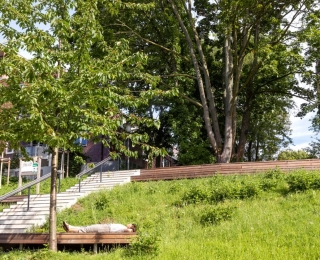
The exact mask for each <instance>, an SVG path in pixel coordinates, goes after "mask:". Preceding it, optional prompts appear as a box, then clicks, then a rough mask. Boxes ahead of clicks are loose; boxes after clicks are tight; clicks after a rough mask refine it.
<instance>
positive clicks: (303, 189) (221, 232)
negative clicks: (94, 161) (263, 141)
mask: <svg viewBox="0 0 320 260" xmlns="http://www.w3.org/2000/svg"><path fill="white" fill-rule="evenodd" d="M319 180H320V174H319V172H306V171H303V170H297V171H295V172H293V173H290V174H284V173H282V172H281V171H279V170H274V171H270V172H268V173H266V174H259V175H251V176H217V177H211V178H206V179H195V180H177V181H159V182H145V183H129V184H127V185H124V186H118V187H115V188H114V189H112V190H111V191H104V190H103V191H100V192H97V193H93V194H91V195H89V196H87V197H86V198H83V199H81V200H79V202H78V203H77V204H76V205H74V206H73V207H72V208H70V209H67V210H64V211H63V212H61V213H59V214H58V217H57V219H58V223H59V227H58V230H59V231H62V227H61V223H62V221H63V220H66V221H67V222H69V223H71V224H73V225H88V224H93V223H106V222H117V223H124V224H125V223H130V222H135V223H137V224H138V234H139V238H138V240H137V241H134V242H133V244H132V246H131V247H129V248H127V249H125V248H117V249H114V250H111V251H101V252H100V253H99V254H98V255H93V254H92V252H79V253H78V254H75V253H68V252H59V253H52V252H48V251H46V250H42V251H41V250H38V251H34V252H33V251H24V252H18V251H13V252H9V253H0V257H2V258H1V259H62V258H61V257H63V259H78V258H79V257H86V258H87V259H170V260H171V259H246V260H247V259H319V258H320V250H319V247H320V239H319V234H320V225H319V222H320V190H318V188H319V187H318V186H317V183H320V182H319ZM41 231H48V224H46V225H45V226H44V227H42V228H41ZM40 254H41V257H39V255H40ZM4 257H7V258H4ZM8 257H9V258H8ZM10 257H11V258H10ZM19 257H23V258H19ZM38 257H39V258H38ZM59 257H60V258H59Z"/></svg>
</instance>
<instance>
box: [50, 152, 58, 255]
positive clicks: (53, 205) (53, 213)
mask: <svg viewBox="0 0 320 260" xmlns="http://www.w3.org/2000/svg"><path fill="white" fill-rule="evenodd" d="M58 156H59V149H58V148H54V149H53V151H52V164H51V187H50V216H49V249H50V250H52V251H55V252H56V251H57V250H58V247H57V169H58Z"/></svg>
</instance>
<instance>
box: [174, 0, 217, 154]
mask: <svg viewBox="0 0 320 260" xmlns="http://www.w3.org/2000/svg"><path fill="white" fill-rule="evenodd" d="M169 2H170V3H171V7H172V10H173V12H174V14H175V16H176V18H177V20H178V22H179V24H180V27H181V29H182V31H183V33H184V35H185V37H186V40H187V42H188V46H189V51H190V56H191V60H192V64H193V67H194V70H195V72H196V77H197V83H198V88H199V92H200V99H201V104H202V107H203V119H204V123H205V128H206V131H207V134H208V138H209V142H210V144H211V146H212V148H213V150H214V152H215V153H216V154H218V153H220V152H219V147H218V144H217V139H216V136H215V133H214V130H213V128H212V125H211V123H212V122H211V119H210V110H209V107H208V102H207V98H208V97H207V96H206V91H205V86H204V85H205V84H204V83H208V84H209V83H210V81H209V76H208V74H207V73H209V72H208V70H207V67H206V64H205V70H204V73H205V74H206V75H207V76H205V79H204V80H203V78H202V73H201V69H200V66H199V63H198V62H199V61H198V59H197V55H196V51H195V48H194V44H193V41H192V38H191V36H190V34H189V32H188V30H187V28H186V26H185V24H184V22H183V20H182V18H181V16H180V15H179V12H178V10H177V7H176V5H175V4H174V2H173V1H171V0H170V1H169ZM186 9H187V8H186ZM189 18H190V17H189ZM189 22H190V26H191V28H192V29H193V27H194V24H193V23H192V22H191V21H190V20H189ZM193 31H194V32H195V33H196V30H195V29H193ZM194 37H195V38H197V35H194ZM195 42H196V45H197V49H198V52H199V51H200V52H202V49H201V46H199V45H201V43H200V42H199V41H197V40H196V39H195ZM200 55H201V54H200ZM202 57H204V55H203V53H202ZM207 93H208V92H207ZM211 95H212V92H211ZM209 100H213V98H212V99H211V98H209ZM209 102H210V101H209ZM209 105H214V104H212V103H211V104H209ZM212 109H213V107H212ZM212 111H214V115H211V116H217V115H216V112H215V109H214V110H212ZM212 121H213V123H215V124H218V120H216V119H213V120H212ZM217 126H218V125H217ZM215 130H216V131H217V130H218V127H216V128H215ZM219 136H220V134H219ZM219 139H220V140H221V138H219V137H218V140H219Z"/></svg>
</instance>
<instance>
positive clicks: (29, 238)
mask: <svg viewBox="0 0 320 260" xmlns="http://www.w3.org/2000/svg"><path fill="white" fill-rule="evenodd" d="M135 236H136V233H57V243H58V244H129V243H130V239H131V238H133V237H135ZM47 243H49V234H47V233H16V234H11V233H1V234H0V244H47Z"/></svg>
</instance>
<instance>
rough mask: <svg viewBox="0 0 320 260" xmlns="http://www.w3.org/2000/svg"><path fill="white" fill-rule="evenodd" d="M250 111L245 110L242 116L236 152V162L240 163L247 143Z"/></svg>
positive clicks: (248, 109)
mask: <svg viewBox="0 0 320 260" xmlns="http://www.w3.org/2000/svg"><path fill="white" fill-rule="evenodd" d="M250 117H251V109H250V108H247V109H246V110H245V111H244V112H243V115H242V124H241V132H240V138H239V144H238V150H237V162H240V161H242V159H243V157H244V150H245V145H246V143H247V134H248V131H249V126H250Z"/></svg>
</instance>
